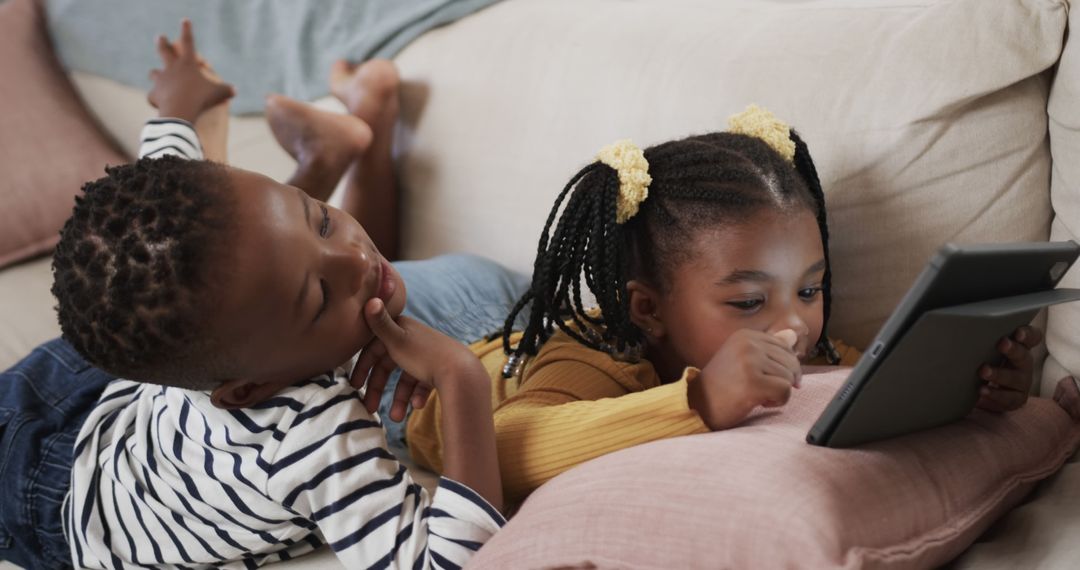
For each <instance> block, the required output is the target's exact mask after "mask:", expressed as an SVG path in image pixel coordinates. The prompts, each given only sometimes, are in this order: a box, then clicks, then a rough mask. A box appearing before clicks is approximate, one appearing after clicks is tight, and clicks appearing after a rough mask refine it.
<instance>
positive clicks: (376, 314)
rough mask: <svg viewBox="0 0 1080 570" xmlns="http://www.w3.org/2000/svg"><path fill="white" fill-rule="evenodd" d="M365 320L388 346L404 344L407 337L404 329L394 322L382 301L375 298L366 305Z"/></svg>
mask: <svg viewBox="0 0 1080 570" xmlns="http://www.w3.org/2000/svg"><path fill="white" fill-rule="evenodd" d="M364 320H366V321H367V324H368V326H369V327H371V332H372V333H374V334H375V336H377V337H379V339H380V340H382V341H383V343H385V344H386V345H387V346H394V345H397V344H400V343H402V342H404V340H405V336H406V333H405V331H404V329H402V328H401V327H399V326H398V324H397V323H395V322H394V319H393V318H392V317H391V316H390V312H389V311H387V310H386V305H385V304H384V303H383V302H382V299H379V298H374V299H371V300H369V301H368V302H367V304H366V305H364Z"/></svg>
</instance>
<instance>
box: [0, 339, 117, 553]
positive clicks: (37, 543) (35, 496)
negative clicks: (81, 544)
mask: <svg viewBox="0 0 1080 570" xmlns="http://www.w3.org/2000/svg"><path fill="white" fill-rule="evenodd" d="M112 380H113V377H112V376H111V375H109V374H106V373H105V372H102V371H101V370H98V369H96V368H94V367H92V366H90V365H89V364H87V363H86V361H84V360H83V359H82V357H81V356H79V354H78V353H77V352H75V350H74V349H73V348H71V345H69V344H68V343H66V342H64V341H63V340H61V339H56V340H52V341H49V342H47V343H45V344H43V345H41V346H39V347H37V348H36V349H34V351H33V352H31V353H30V355H29V356H27V357H26V358H24V359H22V360H21V361H20V362H19V363H18V364H16V365H15V366H14V367H12V368H11V369H9V370H7V371H6V372H4V373H3V374H0V481H2V482H3V486H4V490H3V492H0V560H9V561H11V562H14V563H15V564H18V565H20V566H23V567H24V568H67V567H70V566H71V551H70V549H69V548H68V544H67V540H66V539H65V538H64V531H63V520H62V514H61V505H62V503H63V501H64V497H65V496H67V492H68V487H69V486H70V483H71V461H72V446H73V445H74V443H75V438H76V437H77V436H78V435H79V429H80V428H81V427H82V424H83V421H84V420H85V419H86V416H87V415H88V414H89V413H90V410H91V409H93V407H94V404H95V403H96V402H97V400H98V397H99V396H101V392H102V390H104V389H105V386H106V385H107V384H108V383H109V382H110V381H112Z"/></svg>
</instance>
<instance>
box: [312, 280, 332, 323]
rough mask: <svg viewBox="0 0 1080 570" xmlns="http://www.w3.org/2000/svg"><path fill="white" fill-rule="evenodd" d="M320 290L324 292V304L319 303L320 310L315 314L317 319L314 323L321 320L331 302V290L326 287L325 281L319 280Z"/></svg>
mask: <svg viewBox="0 0 1080 570" xmlns="http://www.w3.org/2000/svg"><path fill="white" fill-rule="evenodd" d="M319 289H320V290H322V303H319V310H318V311H316V312H315V318H314V319H312V320H311V321H312V322H315V321H317V320H319V317H321V316H322V314H323V312H325V311H326V305H327V303H329V302H330V289H329V288H327V286H326V280H325V279H319Z"/></svg>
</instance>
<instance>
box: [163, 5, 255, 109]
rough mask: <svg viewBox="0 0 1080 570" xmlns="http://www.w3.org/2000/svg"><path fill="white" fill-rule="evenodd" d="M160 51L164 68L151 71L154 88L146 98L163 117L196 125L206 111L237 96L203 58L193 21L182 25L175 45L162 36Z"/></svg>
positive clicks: (231, 87) (185, 21) (185, 20)
mask: <svg viewBox="0 0 1080 570" xmlns="http://www.w3.org/2000/svg"><path fill="white" fill-rule="evenodd" d="M157 51H158V55H159V56H160V57H161V63H162V65H163V67H164V68H163V69H155V70H153V71H151V72H150V80H151V81H153V83H154V85H153V87H151V89H150V93H149V94H148V95H147V97H146V98H147V100H149V101H150V104H151V105H153V106H154V107H156V108H157V110H158V115H159V116H161V117H173V118H177V119H183V120H185V121H187V122H189V123H192V124H194V123H195V120H196V119H198V118H199V115H201V114H202V113H203V112H204V111H206V110H207V109H210V108H211V107H213V106H215V105H217V104H219V103H222V102H224V101H226V100H228V99H230V98H231V97H232V96H233V95H235V94H236V91H235V90H234V89H233V86H232V85H229V84H228V83H225V82H224V81H222V80H221V78H220V77H218V75H217V74H216V73H214V70H213V69H212V68H211V67H210V65H209V64H208V63H206V61H205V60H203V58H202V57H200V56H199V53H198V51H196V49H195V35H194V34H193V33H192V30H191V21H190V20H187V19H184V21H183V22H181V24H180V39H179V40H178V41H176V42H175V43H171V42H169V39H168V38H166V37H165V36H158V38H157Z"/></svg>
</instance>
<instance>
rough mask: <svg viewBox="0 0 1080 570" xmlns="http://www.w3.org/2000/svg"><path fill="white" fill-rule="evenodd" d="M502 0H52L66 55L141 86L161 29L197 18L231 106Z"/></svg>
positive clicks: (319, 83)
mask: <svg viewBox="0 0 1080 570" xmlns="http://www.w3.org/2000/svg"><path fill="white" fill-rule="evenodd" d="M496 1H497V0H92V1H88V0H47V2H46V7H47V13H48V25H49V31H50V34H51V35H52V40H53V43H54V44H55V46H56V51H57V54H58V55H59V57H60V59H61V61H62V62H63V63H64V64H65V65H66V66H68V67H69V68H71V69H77V70H80V71H85V72H89V73H94V74H97V75H101V76H104V77H108V78H110V79H113V80H116V81H119V82H121V83H124V84H127V85H132V86H136V87H140V88H148V87H149V85H150V82H149V79H148V73H149V71H150V70H151V69H152V68H155V67H159V66H160V63H159V61H158V58H157V53H156V51H155V50H154V38H155V37H156V36H157V35H158V34H166V35H168V36H169V37H170V38H172V39H175V38H176V37H177V35H178V34H179V30H180V19H181V18H184V17H187V18H190V19H191V21H192V23H193V24H194V27H195V40H196V42H197V43H198V47H199V51H200V52H201V53H202V54H203V55H204V56H205V57H206V59H207V60H208V61H209V62H210V63H211V64H212V65H213V66H214V68H215V69H216V70H217V71H218V73H219V74H220V75H221V76H222V77H223V78H225V80H226V81H229V82H230V83H232V84H233V85H234V86H236V91H237V95H236V99H234V101H233V106H232V110H233V113H237V114H241V113H253V112H259V111H261V110H262V106H263V98H264V97H265V96H266V95H267V94H268V93H283V94H285V95H289V96H291V97H296V98H299V99H307V100H310V99H314V98H317V97H320V96H322V95H325V94H327V93H328V92H329V89H328V87H327V78H328V76H329V69H330V64H331V63H332V62H333V61H334V60H335V59H340V58H345V59H349V60H352V61H361V60H364V59H368V58H371V57H392V56H394V55H395V54H396V53H397V52H398V51H400V50H401V49H402V48H404V47H405V46H406V45H407V44H408V43H409V42H410V41H412V40H414V39H416V38H417V37H418V36H420V34H422V33H424V32H426V31H427V30H430V29H431V28H434V27H436V26H439V25H442V24H446V23H449V22H452V21H454V20H457V19H458V18H461V17H464V16H467V15H469V14H471V13H473V12H475V11H476V10H479V9H481V8H483V7H485V6H488V5H490V4H493V3H495V2H496Z"/></svg>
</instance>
